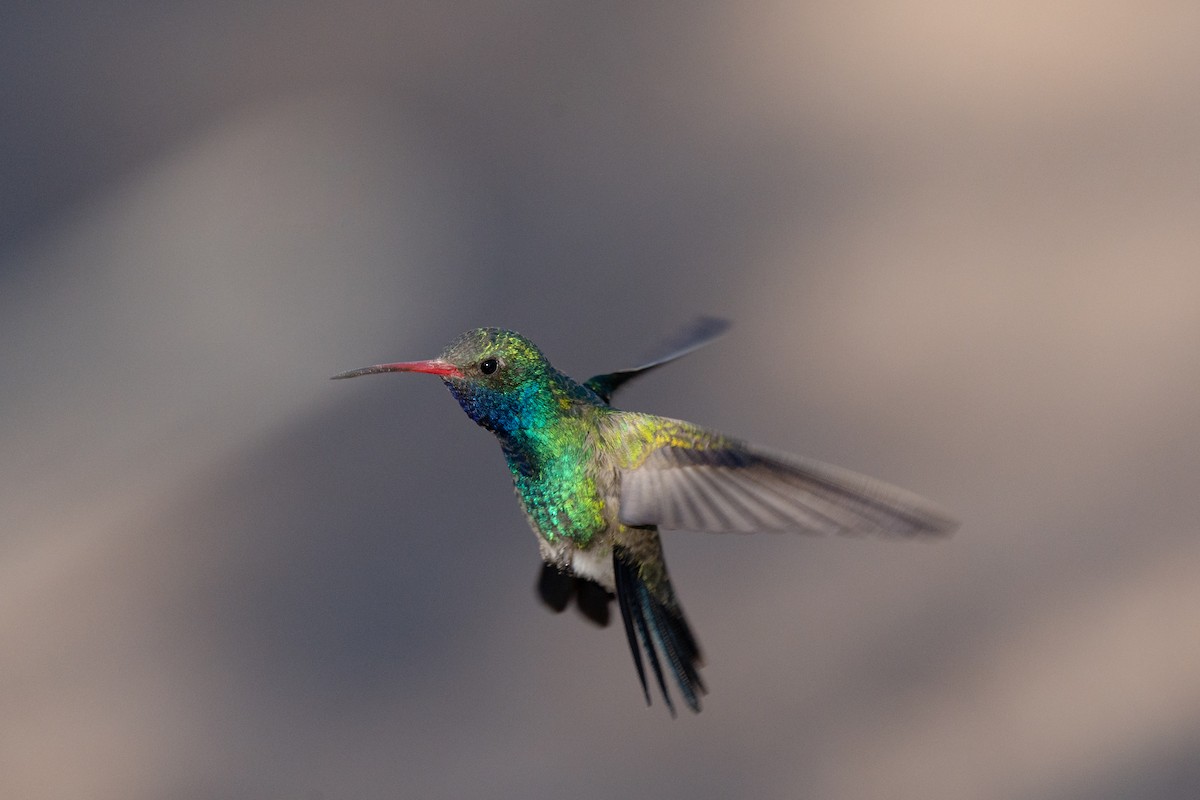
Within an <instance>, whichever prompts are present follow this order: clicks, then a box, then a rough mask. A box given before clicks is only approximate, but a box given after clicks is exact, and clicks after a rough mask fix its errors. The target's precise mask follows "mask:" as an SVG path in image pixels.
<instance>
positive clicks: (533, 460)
mask: <svg viewBox="0 0 1200 800" xmlns="http://www.w3.org/2000/svg"><path fill="white" fill-rule="evenodd" d="M728 327H729V323H728V322H726V321H725V320H720V319H714V318H701V319H699V320H697V321H696V322H695V323H694V324H693V325H692V326H691V327H690V328H688V329H686V330H685V331H683V333H682V334H681V335H680V336H679V337H678V338H677V339H676V341H675V342H673V343H672V344H671V345H670V346H669V347H667V348H664V349H666V350H667V352H666V354H665V355H662V356H660V357H658V358H655V359H652V360H650V361H649V362H647V363H644V364H642V365H641V366H638V367H634V368H632V369H624V370H619V371H617V372H609V373H604V374H600V375H596V376H595V377H593V378H590V379H589V380H587V381H585V382H583V383H577V382H576V381H574V380H572V379H571V378H569V377H567V376H566V375H564V374H563V373H561V372H559V371H558V370H556V369H555V368H554V367H553V366H551V364H550V362H549V361H548V360H547V359H546V357H545V356H544V355H543V354H542V351H541V350H539V349H538V347H537V346H536V345H535V344H534V343H533V342H531V341H530V340H529V339H527V338H526V337H524V336H522V335H521V334H519V333H515V332H513V331H510V330H504V329H501V328H477V329H475V330H471V331H467V332H466V333H463V334H461V335H459V336H458V337H457V338H456V339H455V340H454V341H452V342H451V343H450V344H449V345H448V346H447V347H446V348H445V349H444V350H443V351H442V353H441V354H440V355H439V356H438V357H437V358H434V359H431V360H427V361H406V362H398V363H392V364H376V365H375V366H370V367H363V368H361V369H355V370H351V371H349V372H343V373H340V374H338V375H335V376H333V379H334V380H340V379H344V378H355V377H358V376H360V375H371V374H377V373H384V372H416V373H425V374H429V375H436V376H437V377H439V378H441V380H442V382H443V383H444V384H445V385H446V387H447V388H448V389H449V390H450V393H451V394H452V395H453V396H454V398H455V399H456V400H457V401H458V402H459V405H461V406H462V409H463V411H465V412H466V414H467V416H469V417H470V418H471V419H472V420H473V421H474V422H475V423H477V424H478V425H480V426H482V427H484V428H486V429H487V430H488V431H491V432H492V433H493V434H494V435H495V436H496V439H497V440H499V443H500V448H501V450H502V451H503V453H504V460H505V463H506V464H507V465H508V470H509V472H510V473H511V475H512V480H513V485H514V487H515V489H516V494H517V497H518V499H519V501H520V504H521V508H522V510H523V511H524V513H525V516H526V517H527V518H528V521H529V524H530V527H532V528H533V531H534V533H535V534H536V535H537V541H538V547H539V550H540V552H541V556H542V560H543V565H542V568H541V569H542V571H541V573H540V576H539V579H538V583H537V586H538V592H539V594H540V596H541V599H542V600H543V601H544V602H545V603H546V605H548V606H549V607H550V608H552V609H553V610H555V611H562V610H563V609H564V608H566V607H567V605H569V604H570V602H571V600H572V599H574V600H575V601H576V603H577V604H578V607H579V609H580V610H581V611H582V612H583V613H584V615H585V616H587V617H588V618H590V619H591V620H593V621H594V622H596V623H597V624H599V625H601V626H604V625H606V624H607V623H608V618H609V613H608V608H609V603H610V602H611V600H612V599H613V598H614V597H615V598H616V601H617V604H618V606H619V608H620V611H621V618H622V620H623V621H624V627H625V635H626V638H627V639H628V643H629V649H630V651H631V653H632V654H633V663H634V667H635V669H636V671H637V676H638V680H639V681H640V682H641V687H642V694H643V695H644V697H645V700H646V703H647V705H650V703H651V700H650V689H649V686H648V683H647V677H646V676H647V670H646V663H647V662H648V663H649V667H650V671H651V672H652V673H653V676H654V680H655V682H656V683H657V684H658V689H659V691H660V692H661V693H662V697H663V701H664V703H665V704H666V706H667V708H668V710H669V711H670V713H671V715H672V716H674V715H675V706H674V703H673V702H672V698H671V693H670V692H669V691H668V690H667V680H666V678H665V675H667V674H669V675H670V676H671V677H672V678H673V680H674V683H675V686H676V687H677V690H678V692H679V694H680V696H681V697H682V699H683V702H684V703H685V704H686V705H687V707H688V708H690V709H691V710H692V711H694V712H699V711H700V697H701V696H702V695H704V694H705V692H706V689H705V686H704V683H703V681H702V680H701V678H700V673H699V670H700V667H701V666H702V658H701V654H700V647H699V646H698V645H697V643H696V637H695V635H694V634H693V633H692V630H691V627H690V626H689V625H688V622H687V619H686V618H685V616H684V613H683V608H682V606H681V605H680V603H679V599H678V597H677V596H676V594H675V590H674V587H673V586H672V584H671V579H670V576H669V575H668V573H667V563H666V560H665V558H664V556H663V546H662V539H661V537H660V535H659V531H661V530H675V529H682V530H691V531H706V532H743V533H744V532H752V531H796V532H803V533H818V534H825V533H840V534H884V535H888V536H900V537H914V536H924V535H933V534H944V533H949V532H950V531H952V530H953V529H954V528H955V527H957V523H956V522H955V521H954V520H953V519H952V518H951V517H950V516H948V515H947V514H946V513H945V512H943V511H942V510H941V509H939V508H938V507H937V506H935V505H933V504H932V503H930V502H929V501H927V500H924V499H923V498H921V497H918V496H917V495H915V494H912V493H911V492H907V491H905V490H903V489H898V488H896V487H893V486H889V485H888V484H886V483H883V482H881V481H878V480H874V479H872V478H868V477H865V476H863V475H859V474H857V473H854V472H850V471H849V470H844V469H841V468H838V467H833V466H829V465H827V464H823V463H821V462H818V461H814V460H811V459H806V458H800V457H797V456H792V455H787V454H783V453H778V452H775V451H773V450H770V449H767V448H764V447H760V446H757V445H752V444H750V443H748V442H744V441H741V440H739V439H736V438H733V437H730V436H726V435H724V434H721V433H718V432H716V431H713V430H710V429H707V428H704V427H701V426H699V425H695V424H692V423H690V422H684V421H682V420H677V419H670V418H667V417H662V416H657V415H654V414H644V413H639V412H636V411H623V410H620V409H618V408H615V407H614V406H613V405H612V397H613V394H614V393H615V392H616V391H617V390H618V389H619V388H621V387H622V386H624V385H625V384H626V383H627V382H628V381H630V380H632V379H633V378H636V377H639V376H641V375H644V374H645V373H647V372H649V371H651V370H654V369H657V368H658V367H661V366H663V365H664V364H667V363H669V362H671V361H674V360H676V359H677V358H680V357H681V356H684V355H686V354H688V353H690V352H692V351H694V350H696V349H697V348H699V347H702V346H704V345H706V344H708V343H710V342H711V341H712V340H714V339H715V338H717V337H718V336H720V335H721V334H723V333H724V332H725V330H726V329H727V328H728ZM643 654H644V658H643Z"/></svg>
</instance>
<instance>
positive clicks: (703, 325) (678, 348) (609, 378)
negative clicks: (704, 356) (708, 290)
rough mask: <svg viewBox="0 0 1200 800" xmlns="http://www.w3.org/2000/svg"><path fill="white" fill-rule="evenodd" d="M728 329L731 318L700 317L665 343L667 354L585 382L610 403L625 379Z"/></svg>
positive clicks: (640, 373) (687, 351) (670, 359)
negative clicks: (631, 367) (638, 365)
mask: <svg viewBox="0 0 1200 800" xmlns="http://www.w3.org/2000/svg"><path fill="white" fill-rule="evenodd" d="M727 330H729V322H728V320H723V319H717V318H716V317H700V318H699V319H697V320H696V321H695V322H693V323H692V324H691V325H690V326H688V327H687V328H685V329H684V330H683V331H681V332H680V334H679V335H678V336H676V337H675V338H674V339H672V340H671V341H670V342H669V343H668V344H666V345H664V347H663V349H664V351H666V355H664V356H660V357H658V358H656V359H654V360H653V361H650V362H648V363H646V364H642V365H641V366H640V367H634V368H633V369H623V370H620V371H618V372H609V373H607V374H605V375H597V376H596V377H594V378H591V379H589V380H588V382H587V383H585V384H584V385H585V386H587V387H588V388H589V389H591V390H592V391H593V392H595V393H596V394H598V395H600V398H601V399H602V400H603V401H604V402H606V403H607V402H609V401H611V400H612V396H613V392H615V391H616V390H617V389H619V388H620V387H621V386H622V385H623V384H624V383H625V382H626V381H628V380H630V379H632V378H636V377H637V376H639V375H642V374H643V373H646V372H648V371H650V370H652V369H654V368H655V367H661V366H662V365H663V364H666V363H669V362H671V361H674V360H675V359H677V358H680V357H682V356H686V355H687V354H688V353H690V352H692V351H693V350H697V349H699V348H701V347H703V346H704V345H706V344H708V343H709V342H711V341H712V340H714V339H716V338H717V337H718V336H720V335H721V334H723V333H725V331H727Z"/></svg>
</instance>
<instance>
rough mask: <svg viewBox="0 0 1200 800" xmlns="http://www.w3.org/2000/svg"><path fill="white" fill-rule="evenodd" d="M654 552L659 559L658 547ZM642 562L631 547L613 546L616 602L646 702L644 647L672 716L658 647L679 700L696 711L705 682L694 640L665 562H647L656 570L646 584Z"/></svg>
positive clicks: (673, 710) (672, 705)
mask: <svg viewBox="0 0 1200 800" xmlns="http://www.w3.org/2000/svg"><path fill="white" fill-rule="evenodd" d="M656 550H657V548H656ZM654 555H655V556H657V558H658V559H661V550H657V552H656V553H655V554H654ZM642 566H643V562H642V561H639V559H638V558H637V556H636V555H635V554H634V551H633V550H631V549H629V548H626V547H620V546H618V547H614V548H613V573H614V574H615V576H616V589H617V601H618V603H619V604H620V606H621V618H622V619H623V620H624V621H625V635H626V636H627V637H628V639H629V649H630V651H631V652H632V653H633V664H634V666H635V667H637V673H638V678H639V679H640V680H641V682H642V693H643V694H644V695H645V696H646V705H650V689H649V687H648V686H647V684H646V669H645V666H644V664H643V662H642V650H643V649H644V650H645V651H646V657H647V658H648V659H649V661H650V668H651V669H652V670H653V671H654V677H655V678H656V679H657V680H658V688H659V689H661V690H662V695H663V700H664V701H666V704H667V708H668V709H670V711H671V716H675V706H674V704H673V703H672V702H671V695H670V693H669V692H668V691H667V682H666V680H665V679H664V677H663V669H662V663H661V661H660V660H659V653H661V654H662V656H663V659H664V660H665V661H666V663H667V668H668V669H669V670H670V671H671V674H672V675H674V676H675V682H676V683H677V684H678V686H679V692H680V694H682V695H683V700H684V702H685V703H687V705H688V708H690V709H691V710H692V711H695V712H697V713H699V711H700V695H702V694H704V692H705V689H704V683H703V682H702V681H701V680H700V674H699V672H697V669H698V668H699V667H700V665H701V663H702V660H701V657H700V648H699V647H697V646H696V639H695V637H694V636H692V631H691V629H690V628H689V627H688V624H687V620H685V619H684V617H683V609H681V608H680V607H679V603H678V602H677V601H676V600H675V594H674V592H672V591H671V585H670V582H669V580H668V579H667V576H666V568H665V566H663V565H662V564H661V563H658V564H654V565H649V566H652V567H653V568H652V569H650V570H648V571H649V572H651V573H656V574H657V579H656V580H654V581H653V584H648V583H647V581H646V579H645V578H644V577H643V570H642Z"/></svg>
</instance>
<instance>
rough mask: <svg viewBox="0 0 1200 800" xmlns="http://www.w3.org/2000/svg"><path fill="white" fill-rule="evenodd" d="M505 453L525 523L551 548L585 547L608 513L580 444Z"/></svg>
mask: <svg viewBox="0 0 1200 800" xmlns="http://www.w3.org/2000/svg"><path fill="white" fill-rule="evenodd" d="M505 456H506V458H507V460H508V466H509V470H510V472H511V473H512V477H513V484H514V486H515V487H516V491H517V496H518V497H519V498H520V500H521V506H522V508H523V509H524V511H525V515H526V516H527V517H528V518H529V524H530V525H531V526H532V527H533V529H534V531H535V532H536V533H537V534H538V535H539V536H541V538H542V539H543V540H544V541H545V545H549V546H550V548H551V550H552V551H554V552H557V551H558V550H560V549H564V548H565V549H575V548H587V547H588V546H589V545H591V544H592V543H593V541H594V540H595V539H596V538H597V537H599V536H601V535H602V534H603V533H604V532H605V531H606V530H607V529H608V528H609V525H610V523H611V520H612V519H613V518H614V516H615V515H614V514H613V513H612V509H610V507H609V503H608V502H607V500H606V490H605V487H606V484H607V483H608V481H606V480H605V479H604V476H603V474H601V473H602V470H601V469H599V468H598V465H597V463H596V461H595V459H594V458H591V457H589V453H588V452H587V451H586V450H585V449H584V448H581V447H577V446H562V447H560V448H559V451H558V452H554V453H550V454H540V455H535V454H530V453H529V452H522V453H513V454H510V453H509V452H508V449H507V448H506V451H505Z"/></svg>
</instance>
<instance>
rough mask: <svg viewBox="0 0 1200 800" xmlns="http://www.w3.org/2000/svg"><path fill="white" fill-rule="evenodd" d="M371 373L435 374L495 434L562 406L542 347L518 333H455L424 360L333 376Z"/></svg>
mask: <svg viewBox="0 0 1200 800" xmlns="http://www.w3.org/2000/svg"><path fill="white" fill-rule="evenodd" d="M377 372H424V373H427V374H430V375H437V376H438V377H440V378H441V379H442V382H443V383H445V384H446V387H447V388H448V389H450V393H451V394H453V395H454V397H455V399H456V400H458V402H459V405H461V406H462V408H463V411H465V412H467V416H469V417H470V418H471V419H472V420H474V421H475V422H476V423H478V424H479V425H482V426H483V427H485V428H487V429H488V430H490V431H492V432H493V433H496V434H513V433H516V432H517V431H519V430H522V429H526V430H527V429H529V428H533V427H539V426H540V424H542V422H544V420H546V419H547V417H548V415H549V414H551V413H553V411H554V410H555V409H556V408H558V407H560V406H561V405H562V402H563V401H562V400H560V399H559V398H560V397H563V398H565V395H562V393H560V392H558V391H556V389H557V388H558V387H559V386H560V384H561V383H562V382H563V380H564V379H563V378H562V376H561V375H559V374H558V372H556V371H555V370H554V368H553V367H551V366H550V362H548V361H547V360H546V357H545V356H543V355H542V351H541V350H539V349H538V348H537V345H535V344H534V343H533V342H531V341H529V340H528V339H526V338H525V337H524V336H522V335H521V334H519V333H514V332H513V331H506V330H503V329H501V328H476V329H475V330H472V331H467V332H466V333H463V334H461V335H459V336H458V337H457V338H456V339H455V340H454V341H453V342H451V343H450V344H449V345H447V347H446V349H445V350H443V351H442V352H441V354H440V355H439V356H438V357H437V358H435V359H431V360H429V361H405V362H400V363H395V364H377V365H375V366H372V367H363V368H361V369H355V370H351V371H349V372H343V373H341V374H339V375H334V376H333V377H334V379H335V380H337V379H341V378H356V377H358V376H359V375H371V374H374V373H377Z"/></svg>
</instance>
